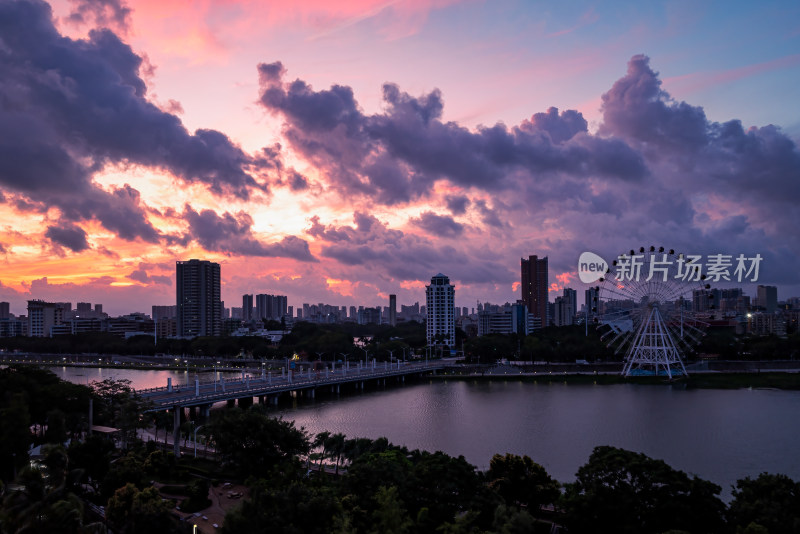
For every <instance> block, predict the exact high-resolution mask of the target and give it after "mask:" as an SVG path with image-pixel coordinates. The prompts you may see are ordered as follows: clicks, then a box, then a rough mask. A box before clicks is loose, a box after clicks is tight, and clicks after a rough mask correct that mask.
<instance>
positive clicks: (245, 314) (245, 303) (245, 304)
mask: <svg viewBox="0 0 800 534" xmlns="http://www.w3.org/2000/svg"><path fill="white" fill-rule="evenodd" d="M252 318H253V295H242V321H250V320H251V319H252Z"/></svg>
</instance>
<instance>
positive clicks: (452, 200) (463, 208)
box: [445, 195, 469, 215]
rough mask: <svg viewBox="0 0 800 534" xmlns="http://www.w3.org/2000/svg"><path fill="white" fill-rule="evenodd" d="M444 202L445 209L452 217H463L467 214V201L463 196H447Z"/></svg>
mask: <svg viewBox="0 0 800 534" xmlns="http://www.w3.org/2000/svg"><path fill="white" fill-rule="evenodd" d="M445 202H446V203H447V209H449V210H450V211H451V212H452V214H453V215H463V214H464V213H466V212H467V206H469V199H468V198H467V197H466V196H464V195H448V196H446V197H445Z"/></svg>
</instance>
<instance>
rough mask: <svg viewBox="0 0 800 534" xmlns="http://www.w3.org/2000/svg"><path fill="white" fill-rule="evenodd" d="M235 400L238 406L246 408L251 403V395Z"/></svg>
mask: <svg viewBox="0 0 800 534" xmlns="http://www.w3.org/2000/svg"><path fill="white" fill-rule="evenodd" d="M237 402H238V404H239V408H242V409H243V410H246V409H247V408H249V407H250V406H252V405H253V397H242V398H241V399H239V400H238V401H237Z"/></svg>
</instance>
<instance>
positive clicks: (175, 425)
mask: <svg viewBox="0 0 800 534" xmlns="http://www.w3.org/2000/svg"><path fill="white" fill-rule="evenodd" d="M172 413H173V416H172V452H174V453H175V457H176V458H179V457H180V455H181V414H182V413H183V408H181V407H180V406H175V407H174V408H172Z"/></svg>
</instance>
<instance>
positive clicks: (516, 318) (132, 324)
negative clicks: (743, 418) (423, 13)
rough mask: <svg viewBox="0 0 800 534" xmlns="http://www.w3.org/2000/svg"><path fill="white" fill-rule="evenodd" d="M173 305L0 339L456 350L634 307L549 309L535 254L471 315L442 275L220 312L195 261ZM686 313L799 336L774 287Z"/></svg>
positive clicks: (72, 316)
mask: <svg viewBox="0 0 800 534" xmlns="http://www.w3.org/2000/svg"><path fill="white" fill-rule="evenodd" d="M175 281H176V300H175V304H174V305H154V306H153V307H152V310H151V314H150V315H147V314H144V313H141V312H135V313H130V314H127V315H124V316H120V317H109V316H108V314H106V313H104V312H103V306H102V304H94V305H92V304H91V303H89V302H78V303H77V305H76V306H75V308H72V303H70V302H45V301H43V300H29V301H28V308H27V315H20V316H15V315H13V314H11V313H10V309H9V303H8V302H0V337H14V336H30V337H54V336H61V335H71V334H81V333H86V332H108V333H111V334H113V335H117V336H120V337H129V336H134V335H143V334H144V335H152V336H154V338H155V339H156V340H157V339H161V338H176V337H178V338H193V337H197V336H221V335H233V336H250V335H254V336H262V337H268V338H270V339H272V340H273V341H278V340H280V338H281V336H282V335H283V334H284V333H285V332H287V331H289V330H291V328H292V327H293V325H294V324H295V323H296V322H297V321H308V322H314V323H319V324H335V323H343V322H353V323H357V324H362V325H366V324H386V325H391V326H396V325H397V324H398V323H401V322H404V321H417V322H421V323H425V324H426V334H427V341H428V344H429V345H433V346H436V345H440V346H446V347H450V348H453V347H455V345H456V335H455V332H456V329H457V328H460V329H461V330H463V331H464V333H465V334H466V335H467V336H485V335H489V334H519V335H528V334H530V333H532V332H534V331H535V330H537V329H540V328H543V327H547V326H556V327H560V326H569V325H575V324H585V323H586V322H591V321H592V319H593V318H597V317H599V316H602V315H603V314H609V313H613V312H616V311H625V310H627V309H632V308H633V307H634V306H635V303H634V302H633V301H630V300H628V301H626V300H611V301H608V300H606V301H600V300H599V295H598V294H597V289H596V288H589V289H587V290H585V293H584V304H583V306H582V307H581V308H580V309H579V307H578V302H577V291H575V290H574V289H572V288H568V287H567V288H563V289H562V291H561V295H558V296H556V297H555V299H554V302H550V301H549V296H548V295H549V292H550V291H551V287H550V284H549V279H548V258H547V257H546V256H545V257H541V258H540V257H539V256H536V255H532V256H529V257H528V258H522V259H521V260H520V299H519V300H517V301H516V302H514V303H508V302H506V303H505V304H491V303H488V302H487V303H481V302H478V303H476V304H477V307H476V308H468V307H466V306H462V307H458V306H456V299H455V293H456V287H455V285H453V284H452V283H451V282H450V278H449V277H448V276H446V275H444V274H442V273H438V274H436V275H435V276H433V277H432V278H431V282H430V284H429V285H426V286H425V304H424V305H422V306H421V305H420V304H419V302H415V303H414V304H413V305H400V309H399V310H398V308H397V296H396V295H393V294H392V295H389V299H388V306H384V305H382V304H381V305H375V306H349V307H347V306H336V305H329V304H323V303H317V304H309V303H303V304H302V306H297V308H295V307H294V306H290V305H289V302H288V298H287V297H286V296H285V295H278V294H268V293H250V294H245V295H242V305H241V307H231V308H225V306H224V303H223V302H222V300H221V291H220V287H221V272H220V265H219V264H218V263H214V262H211V261H205V260H199V259H191V260H188V261H178V262H176V266H175ZM676 304H677V305H679V306H683V307H684V308H685V309H686V310H687V311H692V312H697V313H704V314H708V316H710V317H713V320H714V321H715V323H714V324H717V325H720V326H732V327H735V328H736V330H737V332H739V333H750V334H753V335H779V336H783V335H786V333H787V332H789V331H792V332H794V331H797V327H798V323H799V322H800V298H797V297H795V298H790V299H787V300H786V301H785V302H780V301H778V291H777V288H776V287H775V286H767V285H759V286H758V288H757V291H756V295H755V296H754V297H753V298H752V299H751V297H750V296H748V295H745V294H744V291H743V290H742V289H741V288H729V289H710V290H707V291H700V290H698V291H695V292H694V293H693V295H692V296H691V299H689V298H687V299H685V300H681V302H680V303H676Z"/></svg>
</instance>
